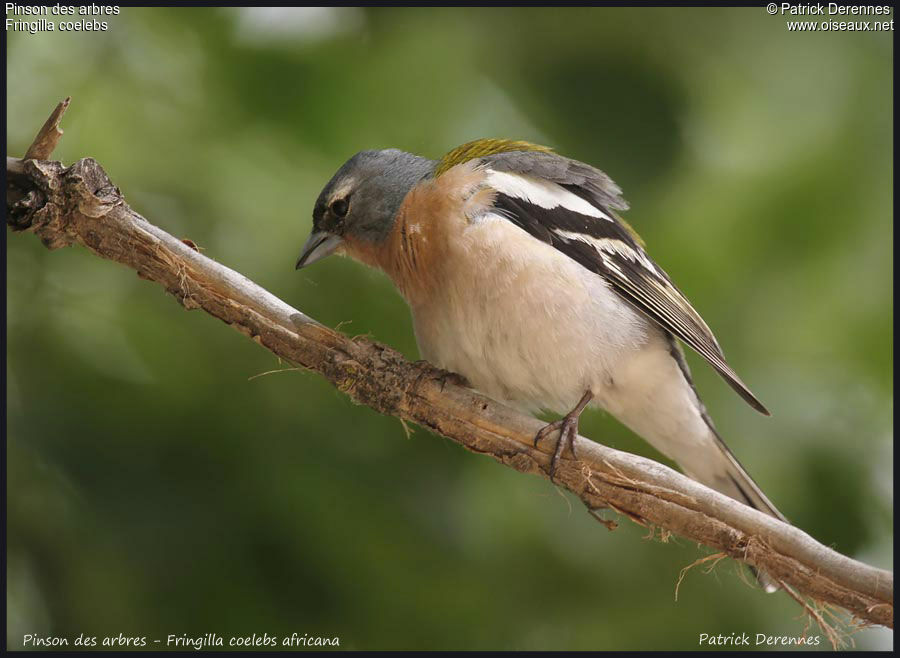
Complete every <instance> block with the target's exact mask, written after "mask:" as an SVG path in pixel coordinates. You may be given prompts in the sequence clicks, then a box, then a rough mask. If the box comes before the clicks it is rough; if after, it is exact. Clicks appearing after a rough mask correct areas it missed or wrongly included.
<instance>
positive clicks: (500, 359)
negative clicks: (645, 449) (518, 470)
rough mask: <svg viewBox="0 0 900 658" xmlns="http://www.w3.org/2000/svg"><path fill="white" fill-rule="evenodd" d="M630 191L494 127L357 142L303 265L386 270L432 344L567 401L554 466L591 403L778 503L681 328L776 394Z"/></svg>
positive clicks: (513, 386) (526, 401)
mask: <svg viewBox="0 0 900 658" xmlns="http://www.w3.org/2000/svg"><path fill="white" fill-rule="evenodd" d="M627 208H628V204H627V203H626V202H625V200H624V199H623V198H622V196H621V190H620V189H619V187H618V186H617V185H616V184H615V183H614V182H613V181H612V180H611V179H610V178H609V177H608V176H607V175H606V174H604V173H603V172H602V171H599V170H598V169H595V168H594V167H591V166H590V165H587V164H584V163H582V162H578V161H576V160H572V159H569V158H566V157H563V156H561V155H557V154H556V153H554V152H553V151H552V150H551V149H549V148H547V147H544V146H538V145H536V144H531V143H528V142H523V141H514V140H505V139H481V140H477V141H474V142H470V143H468V144H464V145H462V146H460V147H458V148H456V149H454V150H453V151H451V152H450V153H448V154H447V155H445V156H444V157H443V158H441V159H440V160H439V161H434V160H429V159H427V158H423V157H419V156H417V155H412V154H410V153H406V152H404V151H400V150H397V149H387V150H382V151H362V152H360V153H357V154H356V155H354V156H353V157H352V158H350V159H349V160H348V161H347V162H346V163H345V164H344V165H343V166H342V167H341V168H340V169H339V170H338V171H337V173H336V174H335V175H334V177H333V178H332V179H331V180H330V181H329V182H328V184H327V185H326V186H325V188H324V189H323V190H322V192H321V194H320V195H319V198H318V200H317V201H316V205H315V209H314V210H313V230H312V234H311V235H310V237H309V240H308V241H307V242H306V245H305V246H304V247H303V251H302V254H301V255H300V259H299V260H298V261H297V268H298V269H299V268H301V267H304V266H306V265H310V264H312V263H314V262H316V261H318V260H320V259H322V258H324V257H325V256H327V255H329V254H331V253H339V254H346V255H348V256H350V257H351V258H354V259H355V260H357V261H360V262H362V263H364V264H366V265H369V266H372V267H375V268H378V269H380V270H382V271H383V272H385V273H386V274H387V275H388V276H389V277H390V278H391V279H392V280H393V282H394V284H395V285H396V287H397V288H398V289H399V291H400V293H401V294H402V295H403V297H404V298H405V299H406V301H407V302H408V304H409V306H410V308H411V310H412V316H413V323H414V326H415V334H416V341H417V343H418V345H419V350H420V352H421V354H422V357H423V358H425V359H427V360H429V361H431V362H432V363H434V364H435V365H437V366H439V367H441V368H444V369H446V370H449V371H452V372H455V373H459V374H461V375H462V376H463V377H465V379H467V380H468V382H470V383H471V385H472V387H473V388H475V389H477V390H478V391H480V392H482V393H484V394H485V395H487V396H489V397H492V398H494V399H496V400H499V401H502V402H505V403H508V404H511V405H513V406H516V407H519V408H521V409H524V410H527V411H531V412H534V411H538V410H548V411H555V412H558V413H561V414H565V415H564V416H563V418H562V419H561V420H558V421H556V422H553V423H550V424H549V425H547V426H546V427H544V428H543V429H542V430H541V431H540V432H539V433H538V434H537V436H536V437H535V444H537V442H538V441H540V440H542V439H543V438H545V437H546V436H547V435H548V434H550V433H552V432H554V431H559V439H558V441H557V444H556V449H555V453H554V456H553V460H552V462H551V470H550V476H551V478H552V476H553V472H554V470H555V468H556V465H557V462H558V460H559V458H560V455H561V454H562V452H563V450H564V448H565V447H566V446H570V447H571V448H572V450H573V454H574V444H573V439H574V437H575V435H576V434H577V432H578V418H579V415H580V414H581V412H582V411H583V409H584V408H585V407H586V406H587V405H594V406H598V407H601V408H603V409H605V410H606V411H608V412H609V413H610V414H612V415H613V416H615V417H616V418H617V419H618V420H619V421H620V422H622V423H623V424H624V425H626V426H627V427H629V428H630V429H631V430H633V431H634V432H636V433H637V434H639V435H640V436H642V437H643V438H644V439H646V440H647V441H648V442H649V443H650V444H651V445H653V446H654V447H655V448H656V449H657V450H659V451H660V452H662V453H663V454H664V455H667V456H668V457H670V458H671V459H673V460H674V461H676V462H677V463H678V464H679V466H680V467H681V468H682V469H683V470H684V472H685V473H686V474H687V475H689V476H690V477H692V478H694V479H696V480H698V481H700V482H702V483H704V484H706V485H708V486H710V487H712V488H714V489H716V490H718V491H720V492H722V493H724V494H726V495H728V496H730V497H732V498H734V499H736V500H739V501H741V502H743V503H746V504H748V505H750V506H751V507H754V508H756V509H758V510H761V511H763V512H766V513H768V514H770V515H772V516H775V517H777V518H779V519H782V520H783V519H784V517H783V516H782V515H781V514H780V513H779V512H778V510H777V509H776V508H775V507H774V506H773V505H772V503H771V502H769V500H768V498H766V496H765V495H764V494H763V492H762V491H761V490H760V488H759V487H758V486H757V485H756V483H755V482H754V481H753V480H752V479H751V477H750V476H749V475H748V474H747V472H746V471H745V470H744V468H743V467H742V466H741V465H740V463H738V461H737V459H736V458H735V456H734V454H733V453H732V452H731V450H729V448H728V447H727V446H726V445H725V443H724V442H723V441H722V438H721V437H720V436H719V434H718V433H717V432H716V429H715V427H714V426H713V422H712V420H711V419H710V417H709V415H708V414H707V412H706V409H705V407H704V405H703V403H702V402H701V401H700V398H699V396H698V395H697V391H696V390H695V388H694V385H693V382H692V380H691V374H690V371H689V370H688V365H687V363H686V361H685V358H684V354H683V353H682V350H681V347H680V346H679V344H678V342H677V341H676V338H677V339H680V340H681V341H683V342H684V343H686V344H687V345H688V346H690V347H691V348H692V349H694V350H695V351H696V352H698V353H699V354H700V355H701V356H703V358H705V359H706V360H707V361H708V362H709V364H710V365H712V367H713V368H715V369H716V371H717V372H718V373H719V374H720V375H721V376H722V377H723V378H724V379H725V381H726V382H728V384H730V385H731V387H732V388H733V389H734V390H735V391H737V393H738V394H739V395H740V396H741V397H742V398H743V399H744V400H746V401H747V402H748V403H749V404H750V406H752V407H753V408H754V409H756V410H757V411H759V412H761V413H763V414H766V415H768V413H769V412H768V411H767V410H766V408H765V407H764V406H763V404H762V403H761V402H760V401H759V400H758V399H757V398H756V396H754V395H753V393H751V392H750V389H749V388H747V386H746V385H745V384H744V383H743V382H742V381H741V380H740V378H739V377H738V376H737V374H736V373H735V372H734V371H733V370H732V369H731V367H730V366H729V365H728V363H727V362H726V360H725V356H724V355H723V353H722V350H721V348H720V347H719V344H718V342H717V341H716V339H715V337H714V336H713V334H712V332H711V331H710V329H709V327H707V325H706V323H705V322H704V321H703V319H702V318H701V317H700V315H699V314H698V313H697V311H695V310H694V308H693V307H692V306H691V304H690V302H688V301H687V299H686V298H685V297H684V295H683V294H682V293H681V291H679V290H678V288H677V287H676V286H675V284H674V283H673V282H672V279H671V278H670V277H669V275H668V274H666V272H665V271H663V269H662V268H661V267H659V265H657V264H656V263H654V262H653V261H652V260H651V259H650V257H649V256H648V255H647V253H646V251H645V250H644V246H645V245H644V242H643V241H642V240H641V238H640V237H639V236H638V235H637V233H636V232H635V231H634V230H633V229H632V228H631V227H630V226H629V225H628V223H626V222H625V220H623V219H622V218H621V217H620V216H619V215H618V214H617V212H616V211H623V210H626V209H627ZM762 576H763V577H764V576H765V574H762ZM763 577H761V581H762V582H763V584H764V585H766V586H767V589H769V590H770V591H771V590H774V589H775V588H774V587H773V586H771V583H770V582H768V581H767V580H765V579H764V578H763Z"/></svg>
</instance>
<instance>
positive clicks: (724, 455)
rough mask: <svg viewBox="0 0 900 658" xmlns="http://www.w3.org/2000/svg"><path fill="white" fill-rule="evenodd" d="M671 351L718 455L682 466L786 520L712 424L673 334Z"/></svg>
mask: <svg viewBox="0 0 900 658" xmlns="http://www.w3.org/2000/svg"><path fill="white" fill-rule="evenodd" d="M670 352H671V354H672V356H673V357H674V359H675V361H676V362H677V363H678V366H679V368H680V369H681V372H682V374H683V375H684V377H685V379H686V380H687V383H688V384H689V385H690V387H691V389H692V390H693V391H694V397H695V398H696V401H697V405H698V409H699V411H700V415H701V417H702V418H703V421H704V422H705V423H706V426H707V427H708V428H709V434H710V435H711V436H712V437H713V440H714V443H715V445H716V447H717V448H718V458H717V455H715V453H712V454H709V453H708V454H706V455H705V456H704V459H703V463H702V464H686V463H681V462H679V464H680V465H681V467H682V468H683V469H684V471H685V472H686V473H688V474H689V475H690V476H691V477H693V478H694V479H696V480H698V481H699V482H702V483H703V484H705V485H707V486H709V487H711V488H713V489H715V490H716V491H719V492H721V493H723V494H725V495H727V496H729V497H731V498H734V499H735V500H739V501H741V502H742V503H745V504H747V505H749V506H750V507H752V508H754V509H757V510H759V511H760V512H764V513H766V514H768V515H770V516H773V517H775V518H776V519H778V520H780V521H784V522H785V523H789V521H788V520H787V518H785V516H784V515H783V514H782V513H781V512H779V511H778V509H777V508H776V507H775V505H773V504H772V501H770V500H769V499H768V498H767V497H766V495H765V494H764V493H763V492H762V489H760V488H759V485H758V484H756V482H754V480H753V478H752V477H750V474H749V473H747V471H746V469H744V467H743V466H741V463H740V462H739V461H738V460H737V457H735V456H734V453H733V452H731V449H730V448H729V447H728V446H727V445H726V444H725V441H723V440H722V437H721V436H719V433H718V432H717V431H716V428H715V425H713V422H712V419H711V418H710V417H709V414H707V413H706V408H705V407H704V406H703V403H702V402H701V401H700V396H699V395H697V391H696V389H694V383H693V381H692V379H691V373H690V370H689V369H688V365H687V362H686V361H685V359H684V353H683V352H682V351H681V348H680V347H679V346H678V344H677V343H676V342H675V340H674V338H670ZM676 461H677V460H676ZM751 569H752V571H753V573H754V575H755V576H756V578H757V580H758V581H759V583H760V585H762V587H763V588H764V589H765V590H766V591H767V592H775V591H777V590H778V589H779V587H778V585H777V584H775V582H774V581H773V580H772V578H771V577H770V576H769V575H768V574H767V573H766V572H764V571H759V570H758V569H753V568H752V567H751Z"/></svg>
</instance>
